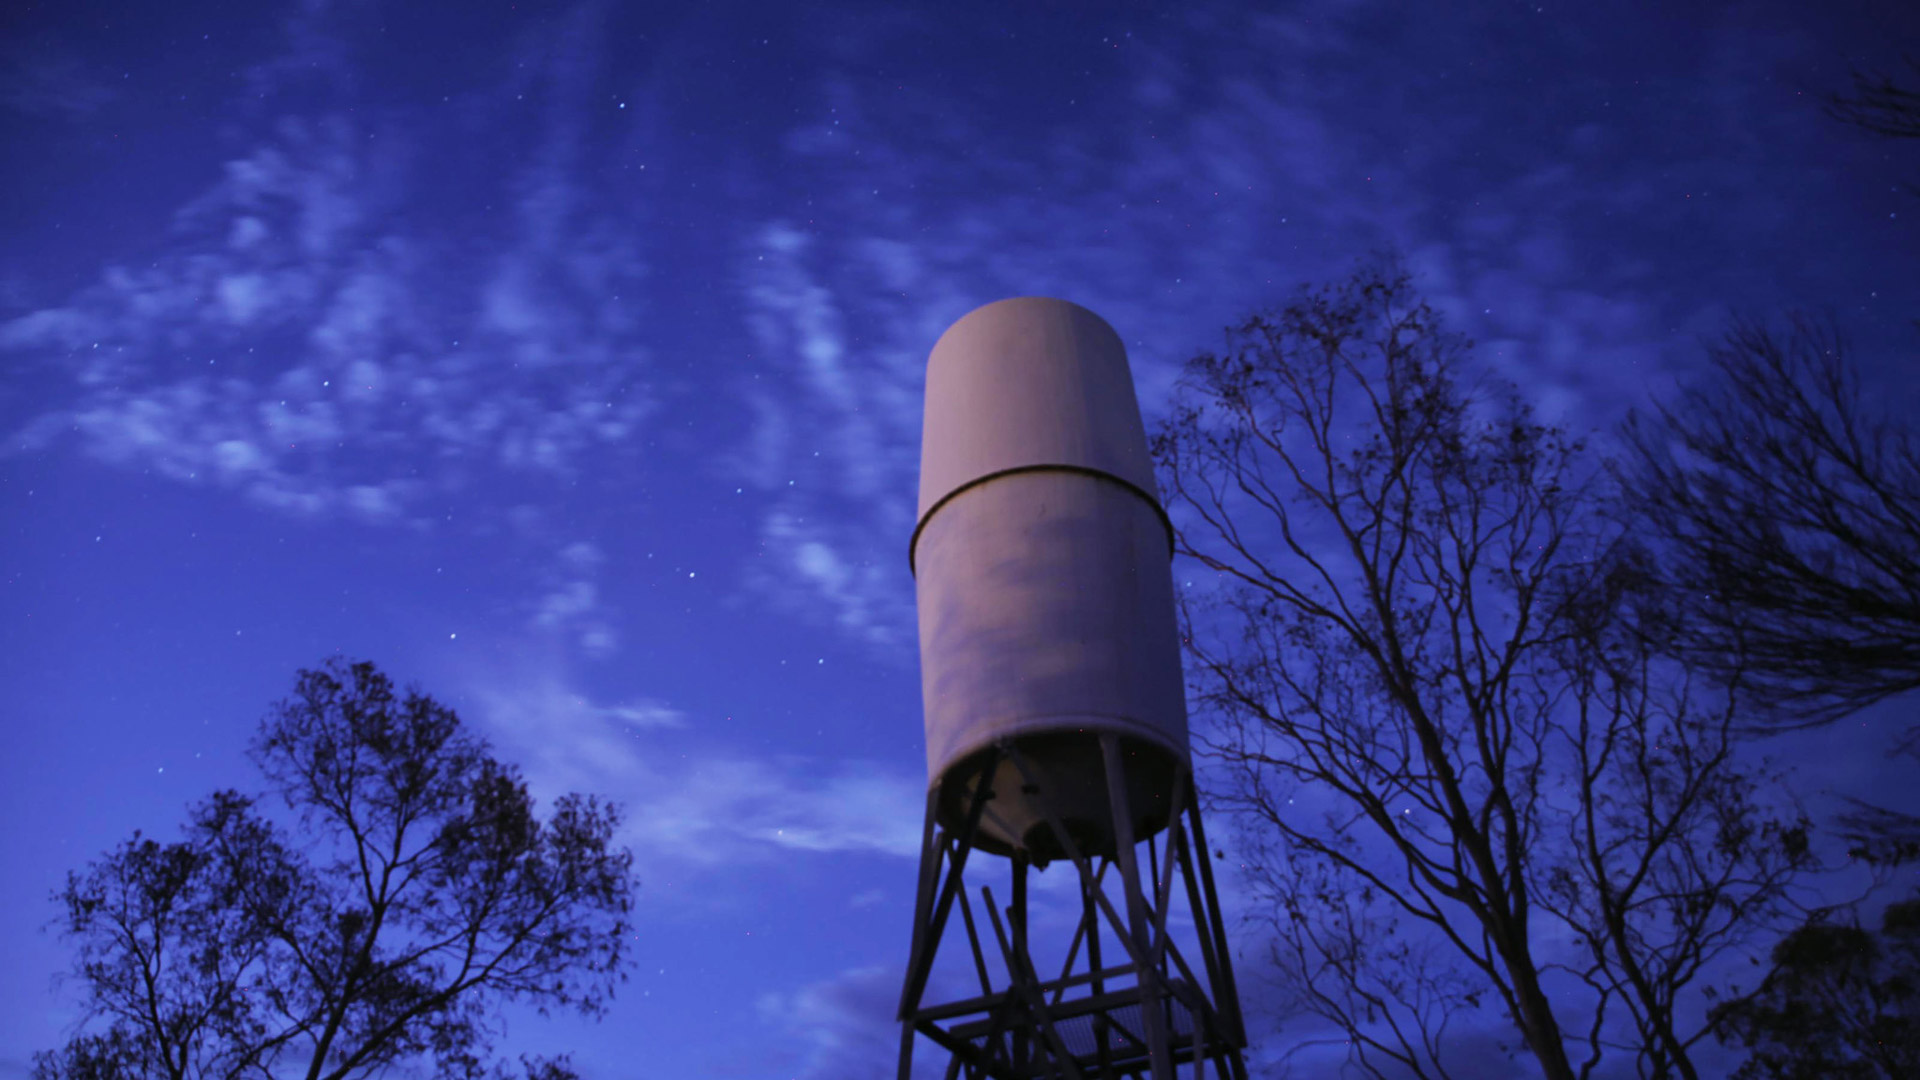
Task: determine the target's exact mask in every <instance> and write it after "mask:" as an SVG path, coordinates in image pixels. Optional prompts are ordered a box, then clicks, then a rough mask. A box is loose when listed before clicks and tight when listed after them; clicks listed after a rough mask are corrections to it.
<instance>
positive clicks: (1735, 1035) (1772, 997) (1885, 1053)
mask: <svg viewBox="0 0 1920 1080" xmlns="http://www.w3.org/2000/svg"><path fill="white" fill-rule="evenodd" d="M1773 965H1774V966H1773V971H1772V972H1771V973H1770V974H1769V975H1768V976H1767V979H1766V982H1765V983H1763V984H1762V985H1761V986H1760V988H1759V989H1758V990H1757V991H1755V992H1754V993H1753V994H1751V995H1749V996H1747V997H1744V998H1740V999H1738V1000H1735V1001H1730V1002H1727V1003H1726V1004H1724V1005H1721V1006H1719V1007H1718V1008H1716V1009H1715V1010H1714V1013H1713V1021H1714V1024H1715V1027H1716V1029H1717V1032H1718V1034H1719V1036H1720V1039H1721V1041H1723V1042H1727V1043H1737V1044H1739V1045H1741V1046H1744V1047H1746V1048H1747V1049H1748V1050H1750V1051H1751V1052H1752V1056H1751V1057H1749V1058H1748V1059H1747V1061H1746V1063H1745V1064H1744V1065H1742V1066H1741V1067H1740V1070H1739V1071H1738V1072H1736V1073H1734V1078H1735V1080H1908V1078H1910V1077H1915V1076H1920V897H1914V898H1910V899H1908V900H1906V901H1904V902H1902V903H1897V904H1892V905H1889V906H1888V908H1887V909H1886V912H1885V914H1884V915H1883V916H1882V920H1881V928H1880V932H1879V933H1877V934H1876V933H1873V932H1871V931H1869V930H1866V929H1864V928H1862V927H1861V926H1859V925H1858V924H1855V923H1851V922H1836V921H1830V920H1828V919H1826V918H1820V919H1816V920H1814V921H1812V922H1809V923H1808V924H1807V925H1805V926H1803V927H1801V928H1800V929H1798V930H1795V931H1794V932H1793V933H1791V934H1789V935H1787V937H1786V938H1785V939H1783V940H1782V941H1781V942H1780V944H1779V945H1777V946H1776V947H1775V948H1774V950H1773Z"/></svg>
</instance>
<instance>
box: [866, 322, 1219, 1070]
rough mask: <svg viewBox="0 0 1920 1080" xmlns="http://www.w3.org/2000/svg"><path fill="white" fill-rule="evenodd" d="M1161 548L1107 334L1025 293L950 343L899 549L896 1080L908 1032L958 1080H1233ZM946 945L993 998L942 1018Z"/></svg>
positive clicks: (1132, 403) (951, 1009) (1157, 517)
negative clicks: (922, 745) (1042, 875)
mask: <svg viewBox="0 0 1920 1080" xmlns="http://www.w3.org/2000/svg"><path fill="white" fill-rule="evenodd" d="M1172 542H1173V533H1172V527H1171V525H1170V524H1169V523H1168V521H1167V516H1166V512H1165V510H1163V509H1162V508H1161V506H1160V500H1159V497H1158V495H1157V494H1156V487H1155V484H1154V480H1153V467H1152V462H1151V460H1150V458H1149V457H1148V453H1147V441H1146V432H1145V430H1144V428H1143V427H1142V425H1141V421H1140V407H1139V404H1138V402H1137V401H1136V400H1135V398H1134V391H1133V377H1132V374H1131V372H1130V371H1129V370H1128V367H1127V354H1126V349H1125V348H1124V347H1123V346H1122V345H1121V343H1120V338H1119V337H1118V335H1116V334H1115V333H1114V332H1113V328H1112V327H1110V326H1108V325H1107V324H1106V323H1105V322H1104V321H1102V320H1101V319H1100V317H1099V316H1097V315H1095V314H1093V313H1092V312H1091V311H1088V310H1087V309H1085V308H1082V307H1079V306H1078V305H1075V304H1070V303H1067V302H1065V301H1061V300H1048V299H1040V298H1035V297H1023V298H1019V299H1013V300H1002V301H1000V302H998V303H994V304H988V305H987V306H985V307H982V308H979V309H977V310H975V311H973V312H972V313H970V314H968V315H966V316H965V317H963V318H962V319H960V321H959V322H956V323H954V324H953V326H951V327H950V328H948V330H947V332H946V333H945V334H943V335H941V337H940V340H939V342H938V343H937V344H935V345H934V347H933V354H932V356H931V357H930V358H929V360H928V363H927V400H926V426H925V431H924V434H923V436H922V443H921V457H920V512H919V516H918V522H917V524H916V525H915V527H914V532H913V539H912V542H911V544H910V546H909V559H910V562H911V565H912V567H913V572H914V579H915V589H916V592H917V600H918V605H919V618H920V664H921V689H922V694H923V697H924V701H925V708H926V731H927V775H928V792H927V811H926V823H925V827H924V829H923V832H922V844H921V852H920V879H919V891H918V895H917V898H916V901H915V905H914V923H913V945H912V949H911V951H910V953H909V959H908V962H907V974H906V982H905V986H904V987H903V988H902V991H901V996H900V1019H901V1021H902V1023H903V1025H904V1030H903V1031H902V1036H901V1045H900V1073H899V1075H900V1080H908V1076H909V1073H910V1071H911V1066H912V1060H913V1050H914V1046H915V1043H916V1041H917V1039H918V1038H925V1039H927V1040H929V1041H931V1042H932V1043H933V1044H935V1047H936V1048H937V1049H938V1050H939V1051H940V1052H941V1053H943V1054H945V1055H947V1058H948V1065H947V1070H946V1076H947V1077H948V1078H949V1080H953V1078H956V1077H959V1076H963V1075H964V1076H966V1077H968V1078H970V1080H977V1078H985V1077H996V1078H998V1077H1008V1078H1011V1077H1074V1078H1081V1077H1119V1076H1135V1077H1140V1076H1151V1077H1153V1078H1154V1080H1172V1078H1173V1077H1174V1070H1175V1068H1176V1066H1178V1065H1180V1064H1183V1063H1191V1065H1192V1068H1193V1075H1194V1076H1195V1077H1199V1076H1203V1075H1205V1070H1206V1069H1207V1068H1208V1067H1211V1068H1212V1069H1213V1070H1214V1072H1215V1074H1216V1075H1217V1076H1219V1077H1222V1078H1227V1080H1244V1078H1245V1076H1246V1067H1245V1065H1244V1063H1243V1061H1242V1058H1241V1054H1240V1051H1241V1048H1242V1047H1244V1046H1245V1045H1246V1037H1245V1032H1244V1028H1243V1025H1242V1023H1241V1018H1240V1010H1239V1000H1238V997H1237V995H1236V993H1235V991H1234V984H1233V971H1232V965H1231V962H1230V960H1229V957H1228V948H1227V939H1226V934H1225V930H1224V927H1223V925H1222V920H1221V917H1220V905H1219V900H1218V897H1217V895H1216V893H1215V890H1214V883H1213V872H1212V868H1211V865H1210V863H1209V861H1208V857H1207V845H1206V837H1205V834H1204V832H1203V831H1202V827H1201V822H1200V813H1199V809H1198V806H1197V800H1196V799H1195V797H1194V792H1193V782H1192V769H1191V763H1190V758H1189V754H1188V747H1187V714H1186V704H1185V698H1184V694H1183V692H1182V681H1181V675H1180V643H1179V636H1178V631H1177V627H1176V623H1175V618H1174V603H1173V580H1172V574H1171V569H1170V566H1169V563H1170V560H1171V559H1172V555H1173V549H1172ZM1143 848H1144V852H1143V851H1142V849H1143ZM1050 865H1054V866H1060V867H1061V868H1062V869H1063V870H1064V871H1065V873H1066V874H1067V875H1068V879H1067V882H1066V883H1067V884H1068V886H1069V887H1068V889H1066V890H1064V891H1063V890H1058V889H1054V890H1046V896H1045V900H1044V902H1042V903H1040V904H1036V905H1032V906H1031V908H1030V905H1029V902H1028V895H1029V889H1028V885H1029V881H1028V879H1029V874H1030V872H1032V871H1040V870H1044V869H1046V868H1047V867H1049V866H1050ZM1056 872H1059V871H1056ZM969 873H971V874H973V876H974V882H975V883H978V882H979V881H980V879H982V878H985V877H993V878H996V879H998V881H999V883H1000V884H1001V885H1002V887H1003V888H1005V889H1006V892H1005V893H1003V894H1002V897H1001V899H1000V900H997V899H996V898H995V897H994V895H993V889H992V887H991V886H990V885H988V886H982V887H981V888H980V890H979V897H978V898H979V900H980V901H981V902H982V904H983V905H984V916H985V918H984V919H980V918H976V917H975V911H974V901H973V899H972V898H970V897H969V895H968V893H969V882H968V880H967V877H966V875H967V874H969ZM1043 884H1051V883H1043ZM1002 900H1004V901H1005V903H1004V905H1003V904H1002V903H1001V901H1002ZM956 907H958V909H959V911H960V916H961V918H960V920H959V923H960V928H961V929H960V930H955V932H954V933H952V934H949V933H948V931H949V930H952V929H954V926H953V920H952V918H951V916H952V915H953V912H954V909H955V908H956ZM1036 912H1037V913H1039V914H1040V915H1041V916H1042V918H1041V921H1040V924H1039V925H1038V926H1035V925H1033V922H1032V919H1031V918H1030V916H1031V915H1033V914H1034V913H1036ZM962 930H963V931H964V933H962V932H961V931H962ZM950 937H951V938H953V939H955V940H954V942H953V944H954V946H955V948H954V949H951V950H949V952H948V970H952V969H955V968H957V969H959V970H963V971H967V974H966V975H965V976H964V977H965V978H966V979H967V980H968V981H969V982H971V981H976V980H977V982H978V984H979V985H978V989H977V992H974V991H973V990H971V989H969V990H968V991H966V992H965V994H964V996H961V997H959V998H958V999H956V1000H948V1001H941V1002H934V1003H929V1002H928V1001H927V1000H925V999H926V998H927V996H928V993H927V987H928V985H929V978H930V976H931V974H932V973H933V972H934V971H935V970H936V961H938V960H939V959H940V957H941V947H942V945H943V943H944V942H946V941H947V939H948V938H950ZM961 938H964V945H962V944H961V942H960V940H959V939H961ZM962 948H964V950H965V951H964V952H960V951H959V950H960V949H962ZM969 969H970V970H969ZM1056 972H1057V974H1056Z"/></svg>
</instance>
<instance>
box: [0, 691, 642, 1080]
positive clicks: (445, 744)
mask: <svg viewBox="0 0 1920 1080" xmlns="http://www.w3.org/2000/svg"><path fill="white" fill-rule="evenodd" d="M252 749H253V758H254V760H255V762H256V763H257V764H258V765H259V766H260V768H261V770H262V772H264V773H265V775H266V777H267V779H268V781H269V782H270V784H271V789H272V792H273V794H275V795H277V796H279V798H280V800H281V801H283V802H284V804H285V806H286V807H287V808H288V809H289V810H290V811H291V812H292V814H293V818H294V822H295V823H297V828H293V829H289V828H287V827H286V826H285V824H283V820H281V819H276V816H275V815H273V814H271V813H267V812H264V811H263V807H262V806H261V805H260V804H259V803H258V802H257V801H256V799H255V798H253V797H249V796H246V795H242V794H240V793H238V792H234V791H222V792H218V793H216V794H214V795H213V796H211V797H210V798H208V799H206V800H205V801H203V802H201V803H199V804H198V805H196V806H195V807H193V809H192V811H191V814H190V816H189V819H188V821H187V824H186V826H185V829H184V830H183V832H184V835H183V837H182V838H181V839H180V840H177V841H173V842H161V841H159V840H155V839H152V838H150V837H146V836H144V835H142V834H140V833H135V834H134V836H133V838H132V839H131V840H129V841H127V842H126V843H124V844H122V845H120V846H119V847H117V848H115V849H114V850H112V851H110V852H108V853H107V854H105V855H104V856H102V857H101V858H99V859H97V860H95V861H94V862H93V863H91V864H89V865H88V866H87V867H86V868H85V869H83V870H80V871H77V872H75V873H72V874H70V875H69V876H68V879H67V884H66V887H65V888H64V889H62V890H61V891H60V893H59V894H58V899H59V900H60V902H61V904H62V905H63V909H64V917H63V919H62V929H63V930H64V932H65V934H66V936H67V937H68V938H69V939H70V940H71V941H72V942H73V943H74V945H75V947H76V953H77V955H76V959H75V963H74V976H75V977H76V978H77V980H78V982H79V984H80V986H81V988H82V990H83V991H84V994H85V1003H86V1006H87V1009H88V1011H89V1014H90V1018H91V1021H92V1022H91V1023H90V1024H89V1025H88V1026H87V1027H86V1028H84V1029H83V1030H82V1032H81V1033H80V1034H79V1035H77V1036H75V1037H74V1038H73V1039H72V1040H71V1041H70V1042H68V1044H67V1045H66V1046H65V1047H63V1048H61V1049H59V1050H56V1051H49V1052H46V1053H42V1054H40V1055H38V1056H37V1057H36V1059H35V1067H34V1075H35V1077H36V1078H37V1080H119V1078H126V1080H133V1078H140V1080H157V1078H167V1080H216V1078H217V1080H239V1078H242V1077H259V1078H270V1077H287V1076H296V1075H298V1076H304V1077H306V1080H350V1078H357V1077H368V1076H377V1075H381V1074H383V1073H385V1072H386V1071H387V1070H389V1069H391V1068H394V1067H397V1066H402V1065H406V1064H408V1063H411V1062H415V1061H429V1060H430V1061H431V1062H432V1063H433V1065H434V1067H435V1069H436V1070H437V1072H436V1075H439V1076H443V1077H464V1078H477V1077H482V1076H500V1075H504V1074H505V1071H504V1069H503V1067H501V1066H499V1065H498V1064H496V1063H494V1062H492V1061H490V1060H489V1057H490V1050H489V1047H490V1036H491V1034H492V1032H493V1031H494V1029H495V1027H496V1022H495V1013H496V1010H497V1008H498V1007H499V1006H500V1005H501V1004H502V1003H504V1002H508V1001H520V1002H526V1003H530V1004H533V1005H536V1006H539V1007H541V1008H543V1009H544V1008H547V1007H552V1006H564V1007H572V1008H576V1009H579V1010H581V1011H584V1012H587V1013H590V1014H591V1013H595V1012H597V1011H598V1010H599V1009H600V1008H601V1007H602V1006H603V1004H604V1003H605V1002H606V1000H607V997H608V995H609V994H610V993H611V992H612V988H613V985H614V983H615V982H617V981H618V979H619V978H620V977H621V972H622V967H623V962H624V960H625V957H626V946H627V942H628V939H629V937H630V936H631V927H630V926H629V923H628V912H629V910H630V908H631V903H632V890H633V887H634V886H633V881H632V877H631V856H630V855H629V854H628V853H627V852H625V851H621V850H616V849H615V848H614V847H612V845H611V838H612V835H613V830H614V826H615V824H616V817H615V813H614V811H613V810H612V809H611V808H610V807H608V806H607V805H605V804H603V803H601V802H599V801H597V800H595V799H593V798H589V797H583V796H579V795H568V796H565V797H563V798H561V799H559V800H558V801H557V802H556V803H555V805H554V806H553V808H552V811H551V813H550V814H549V815H548V816H547V817H546V818H545V819H544V820H542V819H541V818H540V817H538V816H537V815H536V814H535V812H534V804H533V800H532V798H531V797H530V796H529V795H528V793H527V789H526V785H525V784H524V783H522V782H521V780H520V778H519V775H518V774H517V773H516V772H515V770H514V769H513V768H512V767H511V766H509V765H506V764H503V763H501V762H500V761H498V760H496V759H495V758H493V757H492V756H491V755H490V754H489V753H488V751H487V747H486V745H485V744H484V743H483V742H481V740H479V739H478V738H476V737H475V736H473V735H472V734H470V733H468V732H466V731H465V730H464V729H463V728H462V726H461V723H460V720H459V717H458V716H456V715H455V713H454V712H453V710H451V709H448V708H446V707H445V706H443V705H441V704H440V703H438V702H436V701H434V700H433V699H432V698H430V697H427V696H425V695H423V694H420V693H417V692H408V693H405V694H401V693H398V692H396V691H395V689H394V686H393V684H392V682H391V681H390V680H389V679H388V678H387V677H386V676H385V675H382V674H381V673H380V672H379V671H378V670H376V669H375V668H374V666H373V665H372V664H368V663H357V664H347V663H345V662H343V661H338V660H335V661H332V662H329V663H327V664H326V665H324V666H323V667H321V668H319V669H317V670H309V671H302V672H301V673H300V675H299V678H298V681H297V682H296V684H295V687H294V693H293V696H292V697H291V698H289V699H287V700H285V701H283V702H281V703H280V704H279V705H278V706H276V707H275V708H274V709H273V710H272V711H271V712H270V713H269V715H268V716H267V717H266V719H265V720H264V721H263V722H262V724H261V727H260V732H259V735H258V737H257V739H256V740H255V742H254V744H253V748H252ZM524 1064H525V1073H526V1075H527V1076H528V1077H529V1080H565V1078H567V1077H571V1076H572V1075H573V1073H572V1071H571V1069H570V1068H569V1067H568V1066H567V1064H566V1062H565V1061H564V1060H556V1061H527V1062H525V1063H524Z"/></svg>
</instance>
